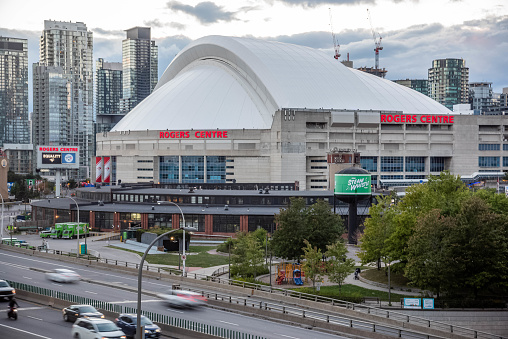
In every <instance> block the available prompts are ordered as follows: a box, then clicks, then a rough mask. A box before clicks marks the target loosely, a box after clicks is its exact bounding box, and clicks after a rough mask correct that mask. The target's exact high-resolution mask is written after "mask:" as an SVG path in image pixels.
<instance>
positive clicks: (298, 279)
mask: <svg viewBox="0 0 508 339" xmlns="http://www.w3.org/2000/svg"><path fill="white" fill-rule="evenodd" d="M293 282H294V283H295V285H300V286H301V285H303V281H302V271H300V270H299V269H296V270H293Z"/></svg>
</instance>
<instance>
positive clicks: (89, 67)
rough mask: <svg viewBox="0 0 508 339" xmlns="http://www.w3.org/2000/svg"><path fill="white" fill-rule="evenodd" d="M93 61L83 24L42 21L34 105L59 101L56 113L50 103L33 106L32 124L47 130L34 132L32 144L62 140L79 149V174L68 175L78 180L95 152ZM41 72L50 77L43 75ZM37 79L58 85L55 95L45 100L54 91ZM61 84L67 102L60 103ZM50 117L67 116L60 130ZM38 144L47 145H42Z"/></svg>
mask: <svg viewBox="0 0 508 339" xmlns="http://www.w3.org/2000/svg"><path fill="white" fill-rule="evenodd" d="M92 60H93V34H92V32H90V31H88V30H87V27H86V25H85V24H84V23H82V22H76V23H72V22H61V21H51V20H45V21H44V31H43V32H42V36H41V39H40V61H39V64H38V65H36V66H34V72H38V74H35V73H34V101H35V98H36V97H38V98H39V99H38V100H42V101H48V100H49V102H55V101H53V99H55V100H57V101H58V103H57V107H58V110H55V109H54V107H53V106H52V105H53V104H49V102H48V103H47V104H44V105H43V104H42V103H41V104H40V105H38V107H37V109H36V108H35V103H34V116H33V118H34V121H35V120H38V122H37V125H38V126H45V127H46V128H44V129H41V130H40V131H38V132H36V133H38V135H37V138H34V143H35V144H39V145H41V144H44V145H59V144H63V143H62V141H61V140H62V139H65V140H66V144H67V145H69V144H70V145H75V146H79V149H80V157H79V158H80V166H81V167H80V170H79V173H78V171H77V170H76V171H73V173H72V174H71V176H72V177H75V178H78V179H79V178H84V177H85V176H86V167H89V165H90V163H89V161H90V159H91V157H92V155H93V150H94V147H93V142H94V136H93V133H94V126H93V84H94V82H93V64H92V62H93V61H92ZM39 66H41V67H40V68H39ZM44 72H49V73H47V74H43V73H44ZM36 76H38V77H40V78H41V79H46V78H47V79H48V81H49V82H53V83H59V84H58V85H57V86H56V87H53V88H54V89H55V91H56V92H57V93H55V96H54V97H52V98H51V99H48V97H47V96H48V95H52V92H53V89H48V88H45V87H44V81H43V82H41V81H38V82H37V83H36V81H35V78H36ZM64 83H65V86H67V95H68V96H67V101H66V102H62V100H63V97H64V96H63V86H64ZM57 88H58V89H57ZM64 107H65V109H64ZM62 109H63V111H62ZM52 115H57V116H59V117H62V118H63V116H65V115H67V119H66V121H65V122H64V121H63V119H60V120H59V122H58V123H57V125H59V128H61V129H57V127H56V125H55V124H52V123H51V119H50V116H52ZM48 120H49V121H48ZM34 127H35V126H34ZM34 130H35V128H34ZM54 133H56V136H54V135H53V134H54ZM41 140H47V142H46V143H41Z"/></svg>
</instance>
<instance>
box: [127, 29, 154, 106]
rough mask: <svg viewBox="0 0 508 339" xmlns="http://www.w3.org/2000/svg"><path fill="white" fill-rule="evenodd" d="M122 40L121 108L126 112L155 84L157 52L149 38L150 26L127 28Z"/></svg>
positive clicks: (150, 90) (144, 96)
mask: <svg viewBox="0 0 508 339" xmlns="http://www.w3.org/2000/svg"><path fill="white" fill-rule="evenodd" d="M126 32H127V39H125V40H123V41H122V61H123V98H122V100H121V110H122V112H123V113H125V114H126V113H128V112H129V111H130V110H131V109H133V108H134V107H136V105H137V104H139V103H140V102H141V101H143V99H145V98H146V97H147V96H148V95H149V94H150V93H152V91H153V90H154V88H155V85H157V79H158V53H157V46H155V41H153V40H150V27H134V28H131V29H128V30H127V31H126Z"/></svg>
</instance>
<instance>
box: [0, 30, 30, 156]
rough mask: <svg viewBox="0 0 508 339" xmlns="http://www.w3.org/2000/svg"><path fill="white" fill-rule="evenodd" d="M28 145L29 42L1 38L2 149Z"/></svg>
mask: <svg viewBox="0 0 508 339" xmlns="http://www.w3.org/2000/svg"><path fill="white" fill-rule="evenodd" d="M29 143H30V128H29V122H28V42H27V40H26V39H17V38H8V37H1V36H0V147H2V146H4V145H5V144H29Z"/></svg>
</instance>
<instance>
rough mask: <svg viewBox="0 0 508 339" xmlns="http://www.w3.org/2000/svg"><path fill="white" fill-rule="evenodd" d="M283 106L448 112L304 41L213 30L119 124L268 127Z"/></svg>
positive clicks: (137, 126)
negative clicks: (296, 42)
mask: <svg viewBox="0 0 508 339" xmlns="http://www.w3.org/2000/svg"><path fill="white" fill-rule="evenodd" d="M282 108H307V109H320V108H324V109H333V110H375V111H397V112H401V113H402V114H450V113H451V111H450V110H448V109H447V108H446V107H444V106H443V105H441V104H439V103H438V102H436V101H434V100H432V99H431V98H429V97H427V96H425V95H423V94H421V93H419V92H417V91H414V90H412V89H410V88H407V87H404V86H401V85H399V84H396V83H394V82H392V81H389V80H386V79H381V78H379V77H376V76H373V75H370V74H367V73H364V72H361V71H358V70H355V69H351V68H348V67H346V66H344V65H343V64H341V63H340V62H338V61H337V60H335V59H334V58H333V57H332V56H331V55H328V54H325V53H324V52H322V51H320V50H316V49H313V48H309V47H303V46H298V45H292V44H286V43H280V42H272V41H264V40H257V39H250V38H236V37H224V36H208V37H204V38H201V39H198V40H195V41H194V42H192V43H191V44H189V45H188V46H187V47H185V48H184V49H183V50H182V51H181V52H180V53H179V54H178V55H177V56H176V57H175V59H174V60H173V61H172V62H171V64H170V65H169V66H168V68H167V69H166V71H165V72H164V74H163V75H162V77H161V79H160V80H159V83H158V84H157V87H156V88H155V90H154V92H153V93H152V94H150V95H149V96H148V97H147V98H146V99H145V100H143V101H142V102H141V103H140V104H139V105H137V106H136V107H135V108H134V109H133V110H132V111H131V112H130V113H129V114H127V115H126V116H125V117H124V118H123V119H122V120H121V121H120V122H119V123H118V124H117V125H116V126H115V127H114V128H113V129H112V132H115V131H128V130H131V131H136V130H165V129H171V130H185V129H190V128H193V129H242V128H244V129H270V128H271V126H272V120H273V115H274V113H275V112H276V111H278V110H280V109H282Z"/></svg>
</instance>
